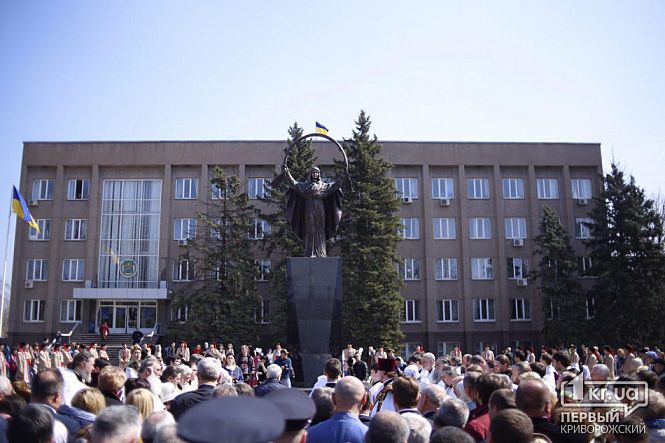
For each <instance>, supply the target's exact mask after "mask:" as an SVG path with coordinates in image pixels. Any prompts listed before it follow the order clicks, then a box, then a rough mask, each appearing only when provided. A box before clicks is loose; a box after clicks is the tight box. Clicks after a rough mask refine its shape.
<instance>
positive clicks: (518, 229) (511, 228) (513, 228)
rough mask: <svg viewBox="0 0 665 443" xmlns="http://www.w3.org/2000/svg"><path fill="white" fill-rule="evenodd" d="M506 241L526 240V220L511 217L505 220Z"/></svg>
mask: <svg viewBox="0 0 665 443" xmlns="http://www.w3.org/2000/svg"><path fill="white" fill-rule="evenodd" d="M505 230H506V239H507V240H512V239H516V238H517V239H525V238H526V218H522V217H509V218H506V219H505Z"/></svg>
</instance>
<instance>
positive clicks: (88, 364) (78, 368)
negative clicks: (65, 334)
mask: <svg viewBox="0 0 665 443" xmlns="http://www.w3.org/2000/svg"><path fill="white" fill-rule="evenodd" d="M94 368H95V357H93V356H92V354H90V353H89V352H88V351H81V352H79V353H78V354H76V355H75V356H74V359H73V360H72V370H73V371H74V372H76V373H77V374H78V375H79V377H81V378H82V379H83V380H85V381H86V383H90V380H91V379H92V372H93V370H94Z"/></svg>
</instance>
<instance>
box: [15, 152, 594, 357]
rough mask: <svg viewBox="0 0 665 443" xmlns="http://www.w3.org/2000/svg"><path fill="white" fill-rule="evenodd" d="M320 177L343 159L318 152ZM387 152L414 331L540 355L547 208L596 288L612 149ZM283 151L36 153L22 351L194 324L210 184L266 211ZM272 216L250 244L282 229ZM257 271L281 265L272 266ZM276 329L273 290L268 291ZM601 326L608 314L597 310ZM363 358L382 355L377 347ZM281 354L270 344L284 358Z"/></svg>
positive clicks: (24, 170) (406, 325) (414, 335)
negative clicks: (191, 314)
mask: <svg viewBox="0 0 665 443" xmlns="http://www.w3.org/2000/svg"><path fill="white" fill-rule="evenodd" d="M314 146H315V148H316V154H317V156H318V163H319V166H323V167H324V168H325V166H330V165H332V164H333V160H334V159H335V158H337V157H338V156H339V153H338V152H337V150H336V149H335V148H334V146H333V145H332V144H330V143H327V142H325V143H315V144H314ZM383 147H384V149H383V152H382V154H381V155H382V156H383V157H384V158H385V159H386V160H388V161H389V162H391V163H393V164H394V169H393V170H392V175H393V177H394V180H395V185H396V190H397V192H399V194H400V197H401V199H402V205H401V208H400V214H399V216H400V218H401V220H402V223H403V225H404V229H403V230H402V232H401V234H402V236H403V241H402V242H401V243H400V245H399V248H398V252H399V255H400V256H401V258H402V259H403V263H402V265H401V266H399V270H400V274H401V277H402V279H403V280H404V284H403V286H402V290H401V291H402V296H403V298H404V312H403V318H402V329H403V331H404V332H405V334H406V343H405V345H406V349H407V352H408V351H410V350H411V349H413V348H414V347H415V345H416V344H423V345H424V346H425V347H426V348H427V349H429V350H432V351H433V352H437V353H439V354H443V353H447V352H449V351H450V349H451V348H452V347H453V346H454V345H457V344H459V345H460V346H461V347H462V349H463V350H464V351H465V352H473V351H478V350H480V349H481V348H483V347H484V346H486V345H489V346H490V347H492V348H493V349H495V350H497V349H499V350H500V349H502V348H504V347H505V346H517V345H522V346H531V345H534V346H536V345H538V344H540V341H539V332H540V330H541V329H542V325H543V321H544V320H545V319H544V316H545V315H548V314H545V313H544V312H547V311H543V309H542V303H541V300H540V296H539V293H538V290H537V285H536V284H535V283H534V282H532V281H529V279H528V276H527V273H528V269H529V267H530V266H531V267H535V266H536V265H537V263H538V259H537V257H535V256H534V249H535V243H534V237H535V236H536V235H537V232H538V222H539V217H540V214H541V212H542V211H541V208H542V205H544V204H547V205H549V206H550V207H552V208H553V209H555V210H556V211H557V213H558V214H559V215H560V217H561V220H562V222H563V224H564V225H565V226H566V228H567V230H568V233H569V234H570V236H571V242H572V245H573V248H574V249H575V251H576V252H577V254H578V255H579V263H580V265H581V271H580V279H582V280H581V281H582V283H583V285H589V284H592V281H591V280H590V279H589V277H588V275H589V273H590V272H589V271H590V269H591V266H592V263H591V260H590V259H589V258H588V257H585V255H584V254H585V248H584V245H583V240H584V239H585V238H588V236H589V230H588V228H587V227H586V225H585V221H586V220H587V219H588V213H589V211H590V210H591V206H592V204H593V198H594V197H598V196H599V193H600V190H601V186H602V180H601V178H602V159H601V151H600V145H599V144H586V143H475V142H469V143H449V142H383ZM284 148H285V142H283V141H189V142H188V141H173V142H170V141H167V142H163V141H158V142H67V143H59V142H30V143H25V144H24V150H23V161H22V165H21V182H20V191H21V193H22V194H23V195H24V197H25V199H26V200H27V201H28V205H29V209H30V212H31V214H32V216H33V217H34V218H35V219H36V220H37V223H38V224H39V227H40V232H37V231H36V230H33V229H31V228H30V227H29V226H28V225H27V224H25V223H18V224H17V229H16V237H15V243H14V244H15V246H14V262H13V277H12V285H11V288H12V289H11V305H10V314H9V324H8V336H9V341H10V342H12V343H16V342H18V341H30V342H33V341H41V339H43V338H44V337H45V336H49V337H51V336H53V335H54V334H55V333H56V332H57V331H61V332H62V333H66V332H68V331H70V330H71V329H72V327H73V326H74V325H77V328H78V329H79V331H84V332H95V331H97V330H98V328H99V324H100V322H101V321H107V322H108V324H109V326H110V328H111V334H120V333H122V334H125V333H132V332H133V331H134V330H136V329H140V330H141V331H143V332H144V333H146V334H148V333H151V332H153V331H157V332H159V331H160V329H161V331H162V332H164V330H165V328H166V325H167V324H168V323H169V321H171V320H184V319H185V318H186V315H187V312H182V311H183V310H182V309H181V310H177V311H175V310H173V309H172V308H171V300H172V298H173V294H174V292H176V291H177V290H178V288H179V287H182V286H181V285H185V284H187V282H188V281H189V280H190V278H191V277H192V276H191V275H190V270H189V267H188V265H187V263H185V262H183V261H182V260H181V259H180V255H181V254H182V248H183V246H184V245H186V244H187V241H188V240H189V236H190V235H191V232H193V231H194V230H195V229H194V228H195V226H196V217H197V213H198V211H202V210H203V209H204V208H205V205H206V203H207V202H208V201H211V200H213V199H215V198H219V195H218V194H217V193H216V192H215V189H212V188H211V186H210V178H211V174H212V170H213V168H214V167H215V166H222V167H223V168H224V169H225V170H226V171H227V172H229V173H231V174H234V175H236V176H238V177H239V179H240V181H241V183H243V184H244V186H245V189H244V190H245V192H247V193H248V195H249V198H250V199H255V201H253V203H254V204H255V205H256V206H258V207H261V206H262V205H263V204H264V203H263V202H261V201H259V200H258V198H259V197H260V196H262V194H263V192H264V191H265V185H266V184H268V183H269V182H270V180H272V178H273V175H274V173H275V172H276V171H277V170H278V168H279V166H278V165H281V164H282V161H283V149H284ZM269 229H270V228H269V226H267V225H266V224H265V222H264V221H261V220H259V219H257V220H256V223H255V229H254V231H253V232H250V233H249V235H250V238H252V239H255V240H256V241H261V239H262V238H263V236H264V235H265V234H266V233H268V232H269ZM256 260H257V261H260V263H262V264H263V266H264V267H265V268H266V269H269V266H270V262H269V260H268V259H267V258H266V257H261V256H257V257H256ZM258 285H259V292H260V295H261V297H262V299H263V307H262V309H260V310H259V311H258V312H257V315H256V321H257V323H260V324H264V325H265V326H266V327H267V326H269V323H270V316H271V312H270V293H271V286H272V284H271V282H270V281H265V282H264V281H259V282H258ZM586 310H587V312H586V314H587V317H588V318H591V317H593V315H594V303H593V300H587V305H586ZM356 342H357V343H356V344H357V345H360V346H368V345H374V346H376V345H377V343H363V342H362V337H358V339H357V340H356ZM272 345H273V344H272V343H265V344H264V346H265V347H268V346H272Z"/></svg>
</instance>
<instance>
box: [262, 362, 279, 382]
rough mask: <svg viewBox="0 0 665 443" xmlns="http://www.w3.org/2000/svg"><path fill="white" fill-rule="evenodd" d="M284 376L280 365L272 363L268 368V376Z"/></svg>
mask: <svg viewBox="0 0 665 443" xmlns="http://www.w3.org/2000/svg"><path fill="white" fill-rule="evenodd" d="M281 377H282V368H281V366H279V365H276V364H274V363H273V364H271V365H268V367H267V368H266V378H268V379H277V380H279V379H280V378H281Z"/></svg>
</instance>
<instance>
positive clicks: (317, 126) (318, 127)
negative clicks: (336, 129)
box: [316, 122, 328, 135]
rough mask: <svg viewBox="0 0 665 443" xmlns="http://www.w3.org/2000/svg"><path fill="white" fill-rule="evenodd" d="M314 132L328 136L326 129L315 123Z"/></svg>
mask: <svg viewBox="0 0 665 443" xmlns="http://www.w3.org/2000/svg"><path fill="white" fill-rule="evenodd" d="M316 132H318V133H319V134H325V135H328V128H326V127H325V126H323V125H322V124H321V123H319V122H316Z"/></svg>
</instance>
